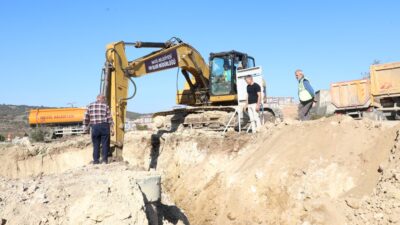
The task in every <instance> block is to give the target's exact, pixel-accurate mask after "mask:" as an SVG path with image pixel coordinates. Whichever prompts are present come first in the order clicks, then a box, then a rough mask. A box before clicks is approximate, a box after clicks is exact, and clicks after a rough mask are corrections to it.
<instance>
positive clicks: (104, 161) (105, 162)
mask: <svg viewBox="0 0 400 225" xmlns="http://www.w3.org/2000/svg"><path fill="white" fill-rule="evenodd" d="M100 163H101V164H108V161H106V160H101V162H100Z"/></svg>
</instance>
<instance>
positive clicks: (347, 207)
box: [0, 116, 400, 225]
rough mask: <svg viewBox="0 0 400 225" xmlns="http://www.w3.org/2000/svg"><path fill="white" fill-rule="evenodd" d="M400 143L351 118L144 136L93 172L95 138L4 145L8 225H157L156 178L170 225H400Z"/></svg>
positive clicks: (4, 222)
mask: <svg viewBox="0 0 400 225" xmlns="http://www.w3.org/2000/svg"><path fill="white" fill-rule="evenodd" d="M399 132H400V124H399V122H393V121H381V122H380V121H372V120H368V119H364V120H354V119H352V118H350V117H347V116H332V117H329V118H321V119H318V120H314V121H309V122H299V121H296V120H292V119H286V120H284V121H283V122H279V123H267V124H265V125H264V126H263V127H262V129H261V131H260V132H259V133H257V134H239V133H236V132H229V133H227V134H226V135H223V134H222V132H206V131H198V130H183V131H179V132H174V133H169V132H152V131H135V132H129V133H127V134H126V135H125V145H124V151H123V157H124V160H125V162H115V163H111V164H109V165H90V161H91V160H92V159H91V155H92V147H91V143H90V138H89V136H88V135H86V136H81V137H75V138H70V139H67V140H65V139H64V140H57V141H54V142H52V143H30V142H29V141H28V140H26V139H21V140H20V141H19V142H18V143H14V144H11V143H8V144H2V145H0V160H1V163H0V176H1V179H0V220H1V223H0V224H1V225H10V224H18V225H24V224H48V225H55V224H147V223H148V219H149V208H148V206H146V204H145V200H144V199H143V196H142V194H141V192H140V188H138V186H137V184H136V183H135V177H138V176H143V174H144V173H147V172H140V171H148V170H149V168H154V169H152V171H153V170H154V171H153V172H154V173H159V174H161V175H162V201H161V203H160V204H159V205H158V221H159V224H184V225H188V224H192V225H212V224H213V225H221V224H232V225H247V224H300V225H311V224H330V225H337V224H400V162H399V160H400V133H399ZM150 173H151V172H150ZM150 214H151V213H150Z"/></svg>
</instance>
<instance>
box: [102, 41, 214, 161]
mask: <svg viewBox="0 0 400 225" xmlns="http://www.w3.org/2000/svg"><path fill="white" fill-rule="evenodd" d="M176 40H177V41H176V42H171V41H168V42H165V43H164V42H161V43H158V42H156V43H155V42H134V43H128V42H122V41H121V42H115V43H111V44H109V45H107V50H106V62H105V66H104V69H103V72H104V76H103V80H102V81H103V82H102V86H101V92H102V94H104V95H105V96H106V97H107V100H108V103H109V105H110V108H111V112H112V116H113V120H114V131H115V135H114V136H113V137H112V138H111V143H112V144H113V145H114V146H115V147H117V148H119V149H122V146H123V142H124V134H125V131H124V125H125V117H126V105H127V100H128V99H130V98H132V97H133V96H131V97H128V86H129V80H131V81H132V83H133V84H134V82H133V80H132V78H137V77H141V76H145V75H147V74H151V73H155V72H159V71H163V70H167V69H172V68H180V69H181V72H182V74H183V76H184V77H185V79H186V83H185V88H184V90H183V91H180V92H179V93H178V95H177V103H178V104H185V105H206V104H208V101H209V96H208V88H209V67H208V65H207V63H206V62H205V61H204V59H203V57H202V56H201V55H200V53H199V52H198V51H197V50H196V49H195V48H193V47H192V46H190V45H189V44H186V43H183V42H182V41H180V40H179V39H176ZM128 46H134V47H136V48H160V49H159V50H157V51H154V52H152V53H150V54H148V55H146V56H143V57H140V58H137V59H135V60H133V61H128V59H127V57H126V53H125V48H126V47H128ZM135 91H136V87H135ZM119 154H121V152H120V151H119V153H118V150H117V157H121V156H120V155H119Z"/></svg>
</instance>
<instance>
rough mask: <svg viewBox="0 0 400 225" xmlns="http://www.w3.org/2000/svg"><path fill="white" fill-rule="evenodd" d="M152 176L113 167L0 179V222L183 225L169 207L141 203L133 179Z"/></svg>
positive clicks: (117, 165)
mask: <svg viewBox="0 0 400 225" xmlns="http://www.w3.org/2000/svg"><path fill="white" fill-rule="evenodd" d="M153 173H154V172H144V171H135V170H133V169H132V168H131V167H128V166H127V165H126V164H123V163H112V164H109V165H90V166H84V167H80V168H78V169H73V170H69V171H67V172H64V173H60V174H57V175H47V176H42V175H39V176H37V177H34V178H28V179H18V180H13V179H11V180H10V179H6V178H1V179H0V219H1V221H2V223H1V224H7V225H31V224H40V225H45V224H46V225H58V224H74V225H75V224H85V225H86V224H87V225H90V224H105V225H108V224H118V225H123V224H127V225H128V224H129V225H133V224H137V225H143V224H149V221H150V219H153V221H158V223H157V224H159V225H163V224H164V225H168V224H188V223H185V221H187V218H186V217H185V215H184V214H183V212H182V211H181V210H180V209H179V208H177V207H175V206H174V205H172V204H166V203H165V201H164V202H163V203H162V204H158V205H156V206H152V205H149V204H147V203H146V200H145V198H144V194H143V193H142V191H141V189H140V186H139V185H138V180H142V179H143V178H145V177H146V176H149V175H151V174H153ZM164 198H166V199H168V196H164ZM155 208H156V209H157V210H158V211H159V213H158V214H157V213H156V211H157V210H154V209H155ZM170 221H172V222H173V223H172V222H170ZM153 224H154V223H153Z"/></svg>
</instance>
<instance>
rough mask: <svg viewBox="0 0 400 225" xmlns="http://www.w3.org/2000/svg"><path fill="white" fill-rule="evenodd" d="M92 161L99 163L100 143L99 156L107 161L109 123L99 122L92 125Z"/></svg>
mask: <svg viewBox="0 0 400 225" xmlns="http://www.w3.org/2000/svg"><path fill="white" fill-rule="evenodd" d="M92 143H93V163H99V157H100V155H99V152H100V144H101V149H102V150H101V156H102V157H101V158H102V161H103V162H105V163H107V162H108V161H107V158H108V151H109V150H110V124H108V123H100V124H94V125H92Z"/></svg>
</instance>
